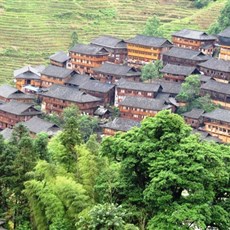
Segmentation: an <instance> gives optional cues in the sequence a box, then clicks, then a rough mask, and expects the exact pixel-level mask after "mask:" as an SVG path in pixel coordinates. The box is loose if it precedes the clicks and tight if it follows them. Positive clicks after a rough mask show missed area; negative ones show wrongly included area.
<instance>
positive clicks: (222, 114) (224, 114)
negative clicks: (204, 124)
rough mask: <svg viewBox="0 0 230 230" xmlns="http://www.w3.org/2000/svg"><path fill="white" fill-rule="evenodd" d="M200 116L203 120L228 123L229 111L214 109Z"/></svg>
mask: <svg viewBox="0 0 230 230" xmlns="http://www.w3.org/2000/svg"><path fill="white" fill-rule="evenodd" d="M202 116H203V117H205V118H210V119H214V120H217V121H223V122H227V123H230V110H226V109H215V110H213V111H212V112H209V113H204V114H203V115H202Z"/></svg>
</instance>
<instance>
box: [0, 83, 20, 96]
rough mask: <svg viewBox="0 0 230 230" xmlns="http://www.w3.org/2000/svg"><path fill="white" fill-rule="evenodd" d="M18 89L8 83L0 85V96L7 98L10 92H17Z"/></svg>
mask: <svg viewBox="0 0 230 230" xmlns="http://www.w3.org/2000/svg"><path fill="white" fill-rule="evenodd" d="M18 91H19V90H18V89H16V88H14V87H12V86H10V85H1V86H0V97H4V98H9V97H10V96H11V95H12V94H14V93H16V92H18Z"/></svg>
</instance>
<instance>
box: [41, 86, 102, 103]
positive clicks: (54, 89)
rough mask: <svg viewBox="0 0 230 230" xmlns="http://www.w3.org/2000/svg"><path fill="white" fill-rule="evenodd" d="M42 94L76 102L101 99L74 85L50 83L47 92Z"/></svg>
mask: <svg viewBox="0 0 230 230" xmlns="http://www.w3.org/2000/svg"><path fill="white" fill-rule="evenodd" d="M42 95H43V96H46V97H52V98H57V99H61V100H66V101H72V102H78V103H87V102H96V101H101V99H100V98H98V97H94V96H91V95H89V94H86V93H84V92H81V91H79V89H77V88H76V87H71V86H64V85H52V86H51V87H50V88H49V90H48V92H46V93H43V94H42Z"/></svg>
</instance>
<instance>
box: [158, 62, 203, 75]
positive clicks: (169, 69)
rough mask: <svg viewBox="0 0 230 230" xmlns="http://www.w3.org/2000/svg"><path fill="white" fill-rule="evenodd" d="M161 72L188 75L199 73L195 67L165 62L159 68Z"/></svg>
mask: <svg viewBox="0 0 230 230" xmlns="http://www.w3.org/2000/svg"><path fill="white" fill-rule="evenodd" d="M161 72H162V73H169V74H175V75H182V76H188V75H190V74H200V72H199V70H198V69H197V68H196V67H190V66H182V65H172V64H167V65H166V66H164V68H163V69H162V70H161Z"/></svg>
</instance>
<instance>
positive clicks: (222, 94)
mask: <svg viewBox="0 0 230 230" xmlns="http://www.w3.org/2000/svg"><path fill="white" fill-rule="evenodd" d="M206 94H208V95H210V97H211V99H212V102H213V103H215V104H217V105H220V106H221V107H223V108H225V109H230V84H226V83H222V82H218V81H214V80H209V81H208V82H206V83H204V84H202V85H201V87H200V95H201V96H204V95H206Z"/></svg>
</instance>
